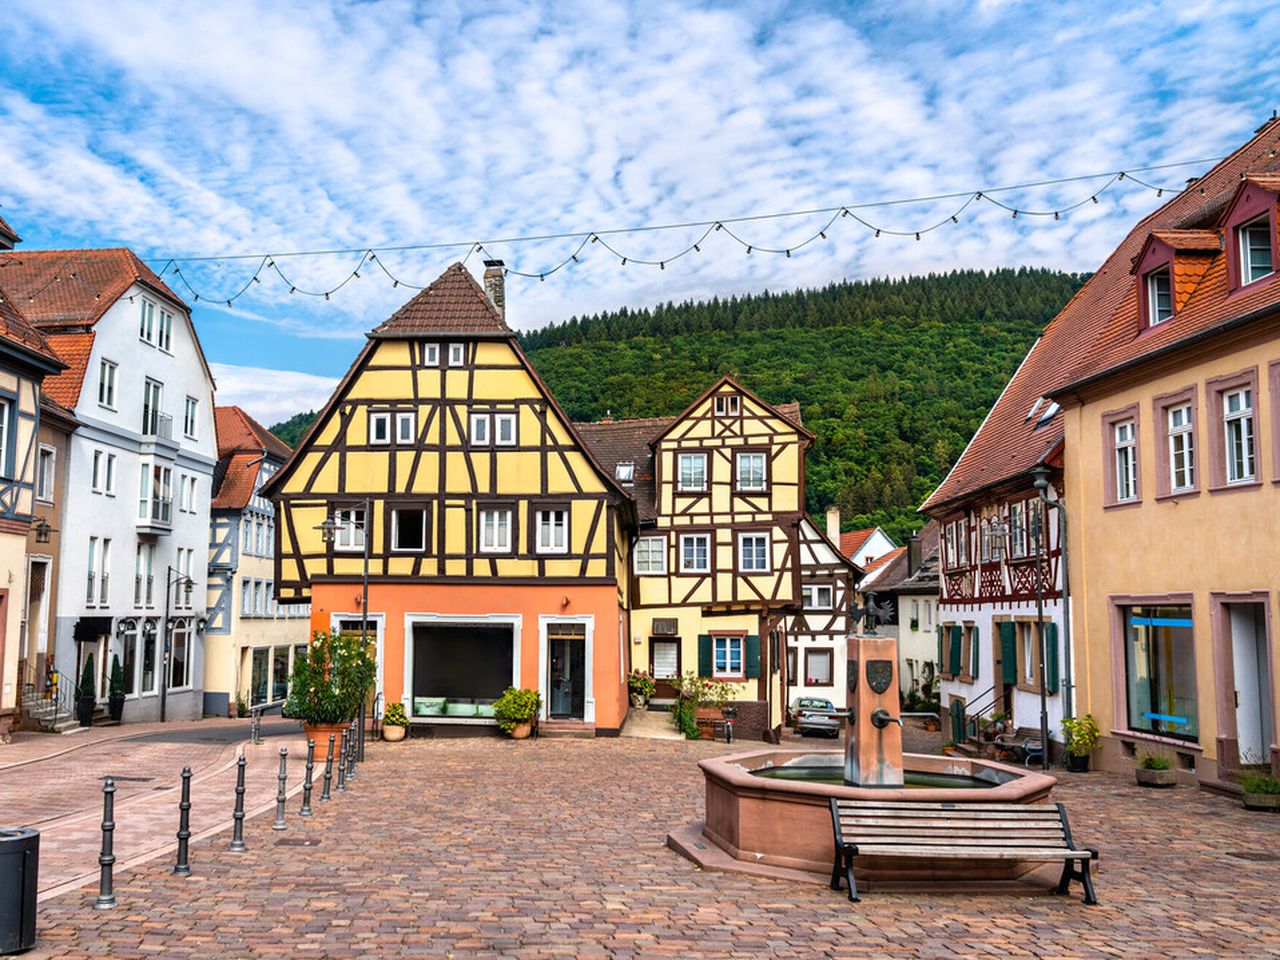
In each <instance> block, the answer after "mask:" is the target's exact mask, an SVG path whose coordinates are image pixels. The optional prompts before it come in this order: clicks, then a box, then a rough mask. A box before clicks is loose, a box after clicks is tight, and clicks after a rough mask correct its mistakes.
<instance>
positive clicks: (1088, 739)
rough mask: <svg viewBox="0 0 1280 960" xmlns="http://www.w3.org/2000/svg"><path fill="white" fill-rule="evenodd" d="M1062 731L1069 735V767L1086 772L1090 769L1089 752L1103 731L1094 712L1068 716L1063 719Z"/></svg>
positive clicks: (1078, 771) (1075, 770)
mask: <svg viewBox="0 0 1280 960" xmlns="http://www.w3.org/2000/svg"><path fill="white" fill-rule="evenodd" d="M1062 732H1063V733H1064V734H1066V737H1067V769H1068V770H1071V771H1072V772H1074V773H1084V772H1085V771H1087V770H1088V769H1089V754H1091V753H1093V748H1094V747H1096V746H1097V745H1098V741H1099V740H1100V739H1102V731H1101V730H1100V729H1099V728H1098V721H1097V720H1095V719H1094V718H1093V714H1091V713H1086V714H1085V715H1084V716H1083V717H1067V718H1066V719H1065V720H1063V721H1062Z"/></svg>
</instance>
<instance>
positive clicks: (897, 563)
mask: <svg viewBox="0 0 1280 960" xmlns="http://www.w3.org/2000/svg"><path fill="white" fill-rule="evenodd" d="M877 572H878V573H879V576H877V577H876V579H875V580H874V581H873V584H872V586H871V588H870V590H869V592H870V593H873V594H874V595H875V601H876V603H877V604H879V605H881V606H882V607H883V606H887V607H889V620H888V622H887V623H885V624H884V625H883V626H882V627H881V628H880V632H881V633H884V634H886V635H887V636H891V637H895V638H897V641H898V677H899V685H900V686H901V688H902V695H903V697H904V698H905V697H906V696H907V695H908V694H909V693H911V692H912V691H914V692H916V693H917V694H921V693H923V692H924V690H923V686H924V684H925V682H926V681H927V680H929V679H932V681H933V686H934V691H935V692H936V691H937V682H938V632H937V625H938V622H939V621H938V593H939V585H938V525H937V524H936V523H932V522H930V523H928V524H926V525H925V527H924V529H923V530H921V531H920V533H919V534H918V535H916V536H913V537H912V538H911V539H909V540H908V541H907V544H906V547H905V548H904V549H902V550H901V551H898V552H897V555H896V556H895V558H894V559H893V560H892V562H891V563H889V565H888V567H887V568H884V569H883V570H882V571H877Z"/></svg>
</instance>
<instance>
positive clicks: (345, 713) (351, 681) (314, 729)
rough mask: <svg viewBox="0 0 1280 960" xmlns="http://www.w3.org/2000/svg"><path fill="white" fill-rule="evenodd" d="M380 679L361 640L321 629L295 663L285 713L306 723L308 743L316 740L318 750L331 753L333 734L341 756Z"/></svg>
mask: <svg viewBox="0 0 1280 960" xmlns="http://www.w3.org/2000/svg"><path fill="white" fill-rule="evenodd" d="M377 675H378V664H377V662H376V661H375V660H374V657H373V655H372V654H371V653H369V648H368V645H367V644H362V643H361V642H360V638H359V637H352V636H344V635H343V634H340V633H338V632H336V631H332V632H330V633H325V632H323V631H321V630H317V631H316V632H315V633H314V634H312V636H311V643H310V644H308V646H307V649H306V652H305V653H298V654H296V655H295V656H294V658H293V671H292V672H291V673H290V674H289V697H288V699H287V700H286V701H285V704H284V708H283V712H284V714H285V716H288V717H292V718H293V719H295V720H301V721H302V727H303V729H304V730H305V731H306V735H307V739H308V740H314V741H315V742H316V748H317V749H323V750H326V751H327V750H328V748H329V744H328V741H329V735H330V734H333V735H334V753H335V755H337V753H338V752H339V751H340V750H341V749H342V734H343V731H344V730H345V729H346V726H347V724H348V723H350V722H351V718H352V717H354V716H355V715H356V713H357V712H358V711H359V709H360V703H361V701H363V700H364V698H365V695H366V694H368V692H369V688H370V687H372V686H373V682H374V679H375V678H376V677H377ZM322 744H323V747H322V746H321V745H322Z"/></svg>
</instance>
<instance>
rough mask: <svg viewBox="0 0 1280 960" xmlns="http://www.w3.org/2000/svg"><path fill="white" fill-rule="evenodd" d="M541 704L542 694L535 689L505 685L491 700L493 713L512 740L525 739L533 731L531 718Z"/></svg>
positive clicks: (532, 718) (535, 714)
mask: <svg viewBox="0 0 1280 960" xmlns="http://www.w3.org/2000/svg"><path fill="white" fill-rule="evenodd" d="M541 706H542V696H541V694H539V693H538V691H537V690H530V689H528V688H527V687H522V688H520V689H517V688H515V687H507V689H506V690H504V691H503V692H502V696H500V697H499V698H498V699H497V700H495V701H494V702H493V715H494V716H495V717H497V718H498V726H500V727H501V728H502V729H503V730H505V731H506V732H507V733H509V734H511V739H512V740H525V739H527V738H528V737H529V734H531V733H533V720H534V718H535V717H536V716H537V715H538V710H539V708H541Z"/></svg>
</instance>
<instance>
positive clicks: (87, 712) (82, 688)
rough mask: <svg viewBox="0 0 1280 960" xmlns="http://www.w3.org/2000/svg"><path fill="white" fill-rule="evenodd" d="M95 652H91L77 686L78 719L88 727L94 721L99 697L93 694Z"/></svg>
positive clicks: (83, 725) (81, 724)
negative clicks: (94, 712)
mask: <svg viewBox="0 0 1280 960" xmlns="http://www.w3.org/2000/svg"><path fill="white" fill-rule="evenodd" d="M93 684H94V680H93V654H92V653H91V654H89V656H88V659H86V660H85V662H84V669H83V670H81V671H80V685H79V686H78V687H76V720H77V721H78V722H79V724H80V726H82V727H87V726H89V725H90V724H92V723H93V708H94V705H95V704H96V703H97V698H96V697H94V695H93Z"/></svg>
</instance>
